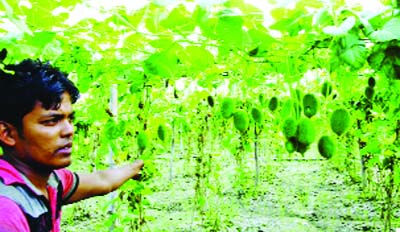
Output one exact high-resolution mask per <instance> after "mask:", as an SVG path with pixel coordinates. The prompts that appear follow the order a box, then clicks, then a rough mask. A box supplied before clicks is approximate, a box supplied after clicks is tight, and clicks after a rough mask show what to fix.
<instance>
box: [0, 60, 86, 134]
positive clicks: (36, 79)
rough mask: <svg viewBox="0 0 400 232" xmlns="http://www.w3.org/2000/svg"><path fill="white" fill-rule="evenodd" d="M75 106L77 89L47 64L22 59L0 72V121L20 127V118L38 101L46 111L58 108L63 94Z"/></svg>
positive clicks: (65, 76) (61, 73) (58, 71)
mask: <svg viewBox="0 0 400 232" xmlns="http://www.w3.org/2000/svg"><path fill="white" fill-rule="evenodd" d="M65 92H67V93H68V94H69V95H70V96H71V102H72V103H75V102H76V100H77V99H78V98H79V90H78V88H77V87H76V86H75V84H74V83H73V82H72V81H70V80H69V79H68V74H67V73H65V72H62V71H60V70H59V69H58V68H57V67H53V66H52V65H51V64H50V63H49V62H45V63H43V62H41V61H40V60H39V59H38V60H32V59H25V60H23V61H22V62H20V63H19V64H7V65H4V68H3V70H1V69H0V121H5V122H8V123H11V124H13V125H14V126H16V127H17V128H19V129H21V128H22V118H23V117H24V116H25V115H26V114H28V113H29V112H31V111H32V110H33V108H34V106H35V104H36V103H37V102H38V101H39V102H41V103H42V105H43V107H44V108H45V109H50V108H53V107H56V108H57V107H59V105H60V103H61V101H62V99H61V96H62V94H63V93H65Z"/></svg>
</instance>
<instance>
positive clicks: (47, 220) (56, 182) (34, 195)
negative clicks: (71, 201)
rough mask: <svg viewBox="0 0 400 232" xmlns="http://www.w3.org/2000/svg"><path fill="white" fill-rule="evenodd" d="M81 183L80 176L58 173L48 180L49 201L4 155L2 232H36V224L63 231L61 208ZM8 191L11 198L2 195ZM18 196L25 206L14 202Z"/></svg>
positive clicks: (0, 175)
mask: <svg viewBox="0 0 400 232" xmlns="http://www.w3.org/2000/svg"><path fill="white" fill-rule="evenodd" d="M78 183H79V180H78V176H77V175H76V174H74V173H72V172H71V171H69V170H67V169H59V170H55V171H54V172H53V173H52V174H51V176H50V178H49V181H48V185H47V192H48V195H49V199H48V200H47V199H46V198H45V197H44V196H43V194H42V193H41V192H40V191H39V190H38V189H37V188H36V187H35V186H34V185H33V184H32V183H31V182H30V181H29V180H28V178H26V177H25V176H24V175H23V174H22V173H20V172H19V171H18V170H17V169H15V168H14V166H12V165H11V164H9V163H8V162H7V161H5V160H4V159H2V158H1V156H0V232H13V231H15V232H16V231H18V232H28V231H36V230H37V229H35V228H30V227H34V226H32V225H39V227H40V228H43V225H46V226H47V227H48V229H46V230H45V231H52V232H59V231H60V221H61V206H62V205H63V204H64V203H65V201H66V200H67V199H68V198H69V197H70V196H71V195H72V194H73V193H74V192H75V190H76V188H77V186H78ZM4 189H7V190H6V191H8V195H9V196H10V195H11V197H9V196H7V194H2V190H3V192H4ZM21 189H23V190H21ZM10 192H11V194H10ZM14 192H15V194H14ZM5 195H6V196H5ZM15 196H18V197H20V198H18V199H22V200H21V201H20V202H24V203H23V204H22V206H21V203H20V204H18V203H17V202H16V201H15V199H13V198H14V197H15ZM28 211H29V212H30V213H29V215H36V216H37V217H36V216H34V217H30V216H29V215H28V214H27V212H28ZM36 228H38V227H36Z"/></svg>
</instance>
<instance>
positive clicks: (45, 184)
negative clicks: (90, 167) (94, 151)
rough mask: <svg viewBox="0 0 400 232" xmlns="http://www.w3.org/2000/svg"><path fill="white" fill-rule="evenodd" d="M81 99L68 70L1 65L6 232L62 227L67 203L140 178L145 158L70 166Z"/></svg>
mask: <svg viewBox="0 0 400 232" xmlns="http://www.w3.org/2000/svg"><path fill="white" fill-rule="evenodd" d="M78 97H79V91H78V89H77V88H76V87H75V85H74V84H73V83H72V82H71V81H70V80H68V79H67V74H66V73H63V72H61V71H60V70H59V69H58V68H55V67H53V66H51V65H50V64H48V63H42V62H40V61H39V60H36V61H35V60H30V59H27V60H24V61H22V62H21V63H19V64H16V65H4V69H3V70H1V69H0V99H1V100H0V145H1V147H2V149H3V153H4V154H3V155H1V156H0V232H3V231H4V232H5V231H6V232H12V231H19V232H21V231H53V232H56V231H60V214H61V206H62V205H65V204H69V203H72V202H76V201H79V200H82V199H85V198H88V197H92V196H97V195H104V194H107V193H109V192H111V191H113V190H115V189H117V188H118V187H120V186H121V185H122V184H123V183H125V182H126V181H127V180H129V179H132V178H133V179H135V178H137V177H138V176H139V172H140V170H141V169H142V167H143V161H140V160H138V161H135V162H134V163H132V164H128V165H125V166H120V167H118V168H113V169H108V170H104V171H98V172H94V173H91V174H76V173H73V172H71V171H69V170H67V169H66V167H68V166H69V165H70V164H71V149H72V138H73V135H74V127H73V123H72V120H73V117H74V111H73V109H72V104H74V103H75V101H76V100H77V99H78Z"/></svg>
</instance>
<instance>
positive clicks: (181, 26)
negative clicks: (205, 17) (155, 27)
mask: <svg viewBox="0 0 400 232" xmlns="http://www.w3.org/2000/svg"><path fill="white" fill-rule="evenodd" d="M160 24H161V25H162V26H164V27H166V28H169V29H171V30H172V31H174V32H177V33H182V32H183V33H190V32H192V31H193V30H194V28H195V26H196V25H195V24H194V22H193V20H192V17H191V13H190V12H189V11H188V10H187V9H186V7H185V6H184V5H182V4H180V5H179V6H178V7H176V8H174V9H173V10H172V11H171V13H170V14H169V15H168V17H167V18H166V19H164V20H162V21H161V22H160Z"/></svg>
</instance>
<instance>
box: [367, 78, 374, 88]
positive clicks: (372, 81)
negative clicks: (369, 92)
mask: <svg viewBox="0 0 400 232" xmlns="http://www.w3.org/2000/svg"><path fill="white" fill-rule="evenodd" d="M375 84H376V81H375V78H374V77H370V78H368V86H369V87H371V88H374V87H375Z"/></svg>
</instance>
